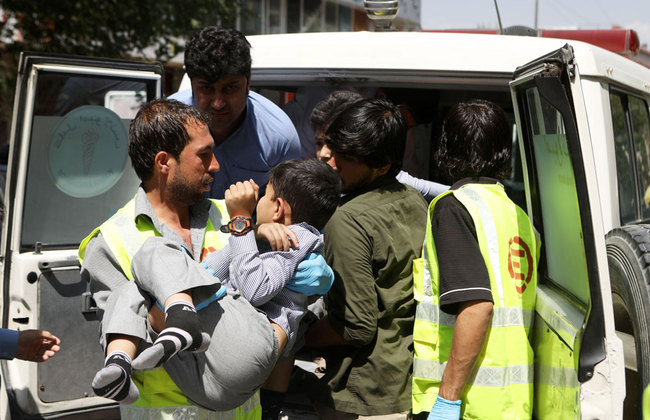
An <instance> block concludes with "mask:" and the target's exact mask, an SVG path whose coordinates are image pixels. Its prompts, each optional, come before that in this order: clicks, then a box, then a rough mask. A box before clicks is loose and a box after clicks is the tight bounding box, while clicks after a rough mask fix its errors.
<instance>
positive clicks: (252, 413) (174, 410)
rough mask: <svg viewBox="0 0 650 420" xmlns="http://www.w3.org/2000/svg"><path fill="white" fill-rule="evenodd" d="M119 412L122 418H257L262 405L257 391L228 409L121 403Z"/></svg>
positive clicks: (175, 419) (254, 419)
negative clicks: (240, 403) (143, 405)
mask: <svg viewBox="0 0 650 420" xmlns="http://www.w3.org/2000/svg"><path fill="white" fill-rule="evenodd" d="M120 414H121V415H122V418H126V419H129V420H178V419H200V420H259V419H260V418H261V417H262V406H261V405H260V393H259V391H258V392H256V393H255V394H254V395H253V396H252V397H250V398H249V399H248V400H246V401H245V402H244V403H243V404H242V405H240V406H239V407H237V408H233V409H232V410H228V411H212V410H208V409H207V408H203V407H199V406H196V405H185V406H175V407H139V406H136V405H121V406H120Z"/></svg>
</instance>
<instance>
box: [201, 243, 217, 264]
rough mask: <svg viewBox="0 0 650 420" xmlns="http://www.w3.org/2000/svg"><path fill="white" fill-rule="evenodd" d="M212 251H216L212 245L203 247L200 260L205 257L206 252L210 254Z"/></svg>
mask: <svg viewBox="0 0 650 420" xmlns="http://www.w3.org/2000/svg"><path fill="white" fill-rule="evenodd" d="M214 251H216V249H215V248H214V247H212V246H209V247H207V248H203V251H201V261H203V260H204V259H205V257H207V256H208V254H211V253H213V252H214Z"/></svg>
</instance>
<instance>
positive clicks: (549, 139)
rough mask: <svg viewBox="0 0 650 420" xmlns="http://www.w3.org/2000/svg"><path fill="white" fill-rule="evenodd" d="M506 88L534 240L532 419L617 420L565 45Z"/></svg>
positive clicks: (616, 350)
mask: <svg viewBox="0 0 650 420" xmlns="http://www.w3.org/2000/svg"><path fill="white" fill-rule="evenodd" d="M510 89H511V94H512V99H513V104H514V109H515V115H516V119H517V130H518V138H519V145H520V151H521V156H522V165H523V169H524V182H525V189H526V203H527V207H528V214H529V216H530V218H531V220H532V221H533V224H534V225H535V228H536V229H537V230H538V231H539V232H540V234H541V237H542V253H541V260H540V264H539V276H538V278H539V285H538V292H537V303H536V317H535V324H534V331H533V334H532V339H533V348H534V350H535V406H534V415H535V417H536V418H540V419H545V418H553V419H574V418H583V419H596V418H600V419H604V418H607V419H617V418H621V417H622V414H623V410H622V407H623V399H624V397H625V378H624V369H623V366H624V361H623V346H622V342H621V341H620V340H619V339H618V338H617V336H616V333H615V326H614V316H613V310H612V299H611V290H610V285H609V273H608V268H607V253H606V244H605V233H606V232H604V231H603V223H602V215H601V207H600V205H599V193H598V188H597V185H596V182H597V177H596V171H597V162H596V161H595V160H594V154H593V151H592V148H591V139H590V133H589V128H588V125H587V114H586V110H585V104H584V100H583V97H582V89H581V82H580V74H579V63H576V60H575V57H574V54H573V49H572V48H571V46H569V45H566V46H565V47H563V48H561V49H559V50H557V51H554V52H552V53H550V54H548V55H546V56H544V57H541V58H539V59H537V60H535V61H533V62H531V63H529V64H526V65H524V66H522V67H519V68H517V70H516V71H515V74H514V80H513V81H512V82H511V83H510Z"/></svg>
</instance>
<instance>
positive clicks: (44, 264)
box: [38, 258, 81, 271]
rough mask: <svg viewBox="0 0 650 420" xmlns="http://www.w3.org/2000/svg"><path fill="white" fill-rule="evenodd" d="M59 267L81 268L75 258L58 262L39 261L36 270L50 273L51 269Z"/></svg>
mask: <svg viewBox="0 0 650 420" xmlns="http://www.w3.org/2000/svg"><path fill="white" fill-rule="evenodd" d="M61 267H77V268H79V267H81V263H80V262H79V260H78V259H77V258H69V259H67V260H58V261H39V262H38V268H39V269H40V270H41V271H50V270H52V269H53V268H61Z"/></svg>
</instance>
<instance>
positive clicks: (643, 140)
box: [629, 96, 650, 220]
mask: <svg viewBox="0 0 650 420" xmlns="http://www.w3.org/2000/svg"><path fill="white" fill-rule="evenodd" d="M629 102H630V118H631V120H632V137H633V138H634V149H635V150H636V164H637V175H638V177H639V182H638V184H639V187H640V189H639V191H640V193H641V200H640V202H641V219H643V220H647V219H649V218H650V121H649V120H648V104H647V103H646V102H645V101H644V100H642V99H640V98H637V97H635V96H630V97H629Z"/></svg>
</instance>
